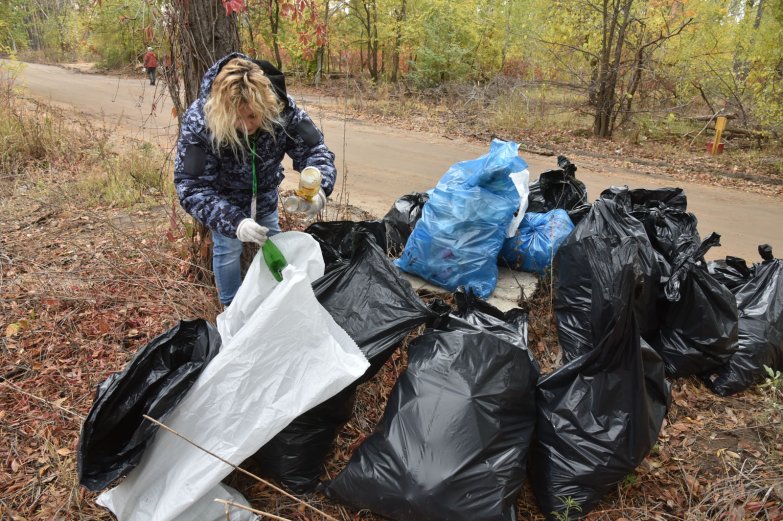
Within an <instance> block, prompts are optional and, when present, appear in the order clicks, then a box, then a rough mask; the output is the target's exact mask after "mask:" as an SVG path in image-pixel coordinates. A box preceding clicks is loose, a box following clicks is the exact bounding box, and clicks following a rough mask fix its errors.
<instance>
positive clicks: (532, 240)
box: [500, 208, 574, 275]
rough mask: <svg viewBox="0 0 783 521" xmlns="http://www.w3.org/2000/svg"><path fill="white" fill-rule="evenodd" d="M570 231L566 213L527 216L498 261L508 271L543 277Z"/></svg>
mask: <svg viewBox="0 0 783 521" xmlns="http://www.w3.org/2000/svg"><path fill="white" fill-rule="evenodd" d="M573 229H574V224H573V223H572V222H571V218H570V217H568V212H566V211H565V210H562V209H560V208H558V209H556V210H552V211H551V212H546V213H531V212H528V213H526V214H525V217H524V218H523V219H522V222H521V223H520V224H519V229H518V230H517V233H516V235H514V236H513V237H511V238H510V239H506V241H505V242H504V243H503V249H502V250H500V258H501V259H502V260H503V261H505V262H506V263H507V264H508V265H509V267H510V268H511V269H514V270H519V271H528V272H531V273H539V274H541V275H543V274H544V272H545V271H546V269H547V268H548V267H549V265H550V264H551V263H552V259H553V258H554V256H555V253H557V249H558V248H559V247H560V244H562V242H563V241H564V240H565V239H566V237H568V235H569V234H570V233H571V231H572V230H573Z"/></svg>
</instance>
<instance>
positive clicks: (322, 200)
mask: <svg viewBox="0 0 783 521" xmlns="http://www.w3.org/2000/svg"><path fill="white" fill-rule="evenodd" d="M308 203H309V207H308V208H307V216H308V217H315V216H316V215H318V212H320V211H321V210H323V209H324V206H326V192H324V189H323V188H321V189H320V190H319V191H318V195H316V196H315V197H313V200H312V201H308Z"/></svg>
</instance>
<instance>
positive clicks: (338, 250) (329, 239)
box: [305, 221, 386, 273]
mask: <svg viewBox="0 0 783 521" xmlns="http://www.w3.org/2000/svg"><path fill="white" fill-rule="evenodd" d="M305 233H309V234H310V235H312V236H313V238H314V239H315V240H316V241H318V245H319V246H320V247H321V253H322V254H323V257H324V264H325V265H326V267H325V271H326V272H327V273H328V272H330V271H332V270H333V269H335V268H336V267H338V266H341V265H343V264H345V263H346V262H347V261H348V260H350V258H351V255H353V250H354V240H355V237H356V236H357V234H358V235H359V236H369V237H371V238H372V240H374V241H375V243H376V244H378V246H380V248H381V250H384V251H385V250H386V226H385V224H384V223H383V222H381V221H356V222H355V221H328V222H316V223H313V224H311V225H310V226H308V227H307V229H305Z"/></svg>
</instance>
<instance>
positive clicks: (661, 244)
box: [601, 186, 701, 276]
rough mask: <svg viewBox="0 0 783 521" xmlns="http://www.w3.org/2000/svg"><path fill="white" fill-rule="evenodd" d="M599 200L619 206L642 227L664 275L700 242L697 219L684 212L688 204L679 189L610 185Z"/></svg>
mask: <svg viewBox="0 0 783 521" xmlns="http://www.w3.org/2000/svg"><path fill="white" fill-rule="evenodd" d="M601 198H603V199H612V200H614V201H615V202H617V203H619V204H622V205H623V207H624V208H625V209H626V210H627V211H628V213H630V214H631V215H632V216H634V217H636V218H637V219H638V220H639V221H640V222H641V223H642V224H643V225H644V228H645V230H646V231H647V236H648V237H649V239H650V242H651V244H652V246H653V248H654V249H655V251H656V252H657V253H659V254H660V256H661V257H662V259H663V260H660V259H659V265H660V266H661V270H662V274H663V275H664V276H668V274H669V267H668V264H671V263H673V262H674V261H675V260H677V259H678V258H679V256H680V255H688V254H690V253H692V252H694V251H695V250H696V249H697V248H698V247H699V245H700V243H701V240H700V238H699V232H698V230H697V224H698V220H697V219H696V216H695V215H693V214H692V213H688V212H687V211H686V208H687V205H688V201H687V199H686V197H685V194H684V193H683V191H682V188H658V189H654V190H648V189H645V188H638V189H634V190H631V189H629V188H628V187H620V186H613V187H611V188H608V189H606V190H604V191H603V192H601ZM664 261H665V262H664Z"/></svg>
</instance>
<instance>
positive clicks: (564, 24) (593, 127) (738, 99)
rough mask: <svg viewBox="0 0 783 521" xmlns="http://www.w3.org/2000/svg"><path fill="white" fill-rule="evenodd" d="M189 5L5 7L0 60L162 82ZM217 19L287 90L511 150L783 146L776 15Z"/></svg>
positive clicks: (253, 3) (526, 12) (749, 7)
mask: <svg viewBox="0 0 783 521" xmlns="http://www.w3.org/2000/svg"><path fill="white" fill-rule="evenodd" d="M180 3H182V2H181V1H178V0H173V1H163V0H90V1H84V0H2V1H0V44H1V45H2V46H3V47H4V48H5V50H6V52H9V53H14V54H15V55H16V56H18V57H20V58H22V59H26V60H31V61H40V62H45V63H51V62H59V63H62V62H73V61H93V62H96V63H97V64H98V65H100V66H101V67H103V68H106V69H114V70H116V69H120V70H121V69H127V68H129V67H133V66H136V67H138V64H139V63H140V58H141V55H142V54H143V52H144V50H145V48H146V47H147V46H151V47H153V48H154V49H155V51H156V52H157V53H158V54H159V56H160V57H161V59H162V60H163V65H164V68H165V67H171V66H174V67H176V66H177V63H176V59H173V58H172V56H175V55H176V53H175V52H174V51H173V46H174V43H173V42H172V40H171V36H172V31H171V30H170V29H171V27H172V26H173V24H174V23H175V22H176V16H177V15H176V13H177V11H179V10H180V7H181V6H179V4H180ZM213 4H214V5H215V6H219V4H220V3H219V2H213ZM222 4H223V6H222V7H223V8H225V14H226V15H228V16H231V17H236V24H237V27H238V32H239V41H240V42H241V47H242V49H243V50H244V51H245V52H247V53H249V54H250V55H253V56H256V57H262V58H265V59H268V60H269V61H271V62H273V63H276V64H277V65H278V66H279V67H280V68H281V69H282V70H284V71H285V72H286V73H287V74H288V75H289V77H291V78H297V79H299V80H301V81H302V82H303V83H310V84H317V85H322V86H323V85H331V86H332V87H334V86H336V85H340V86H342V87H343V88H348V89H352V90H354V91H357V90H358V91H364V90H369V91H371V92H372V93H373V94H372V95H374V96H378V95H379V93H380V95H381V96H386V97H391V99H393V100H396V105H397V106H398V108H397V110H404V106H405V105H406V104H409V103H410V101H403V100H402V98H405V99H408V100H409V99H417V98H418V99H423V100H425V102H426V103H431V104H432V103H434V104H437V103H446V102H449V100H451V101H450V103H451V105H456V106H459V105H461V106H462V107H467V106H470V107H471V108H473V109H474V110H473V117H480V119H481V123H482V126H483V128H485V129H486V130H487V131H489V132H490V133H493V134H497V135H505V136H507V137H509V138H513V137H515V136H514V135H513V134H514V133H518V132H520V130H524V129H531V130H536V129H538V130H578V131H582V132H583V133H589V134H592V135H595V136H600V137H611V136H615V135H618V134H620V135H622V137H624V138H627V139H630V140H631V141H632V142H633V143H642V142H644V141H647V140H650V139H652V140H658V139H664V140H665V141H671V139H672V138H674V139H676V138H678V137H679V138H684V139H681V140H680V141H681V145H682V146H684V147H685V148H688V146H690V145H693V143H692V139H693V137H694V136H695V135H696V134H698V133H703V132H704V131H705V130H706V129H705V127H709V126H710V125H712V121H713V118H714V116H715V115H717V114H722V115H727V116H728V117H729V119H730V120H731V123H730V125H729V128H730V131H729V132H728V133H727V134H726V136H727V138H730V139H731V138H739V139H740V140H739V141H737V142H736V144H737V145H738V148H740V149H743V148H755V149H758V148H760V147H763V146H768V145H770V144H775V145H777V142H778V139H779V135H780V130H781V125H783V82H781V79H783V45H781V42H782V41H783V1H781V0H674V1H673V0H611V1H610V0H604V1H601V0H555V1H549V0H516V1H515V0H466V1H445V0H435V1H424V0H361V1H360V0H350V1H347V2H340V1H329V0H327V1H323V0H293V1H285V0H262V1H259V0H248V1H247V2H244V1H243V0H223V1H222ZM476 113H481V115H480V116H477V115H476ZM459 116H465V117H469V116H468V115H467V114H465V113H461V112H460V113H459V114H457V117H459ZM743 139H744V140H745V141H746V142H745V143H743V142H742V141H743ZM699 146H700V147H701V149H702V150H703V146H704V143H700V144H699ZM727 146H732V144H727ZM764 164H765V165H767V166H768V167H771V170H772V173H777V172H775V171H776V170H778V169H779V168H783V164H781V163H780V162H778V161H777V160H774V159H773V160H769V159H767V161H766V163H764Z"/></svg>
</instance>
